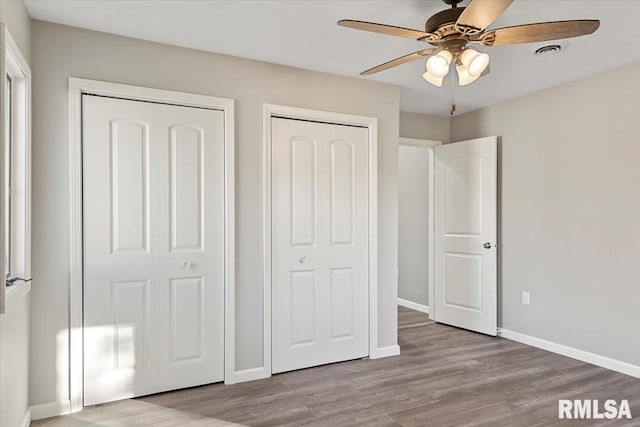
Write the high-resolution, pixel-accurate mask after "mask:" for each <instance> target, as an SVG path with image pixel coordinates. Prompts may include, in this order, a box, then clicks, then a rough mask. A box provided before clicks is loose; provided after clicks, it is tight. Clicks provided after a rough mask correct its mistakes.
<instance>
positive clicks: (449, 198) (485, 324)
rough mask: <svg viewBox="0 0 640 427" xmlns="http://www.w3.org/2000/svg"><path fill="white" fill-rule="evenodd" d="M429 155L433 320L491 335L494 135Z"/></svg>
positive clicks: (494, 258) (495, 291)
mask: <svg viewBox="0 0 640 427" xmlns="http://www.w3.org/2000/svg"><path fill="white" fill-rule="evenodd" d="M435 155H436V164H435V320H436V321H437V322H441V323H446V324H449V325H453V326H458V327H461V328H465V329H470V330H472V331H477V332H482V333H485V334H488V335H496V333H497V294H498V286H497V253H496V251H497V173H498V170H497V162H498V159H497V138H496V137H488V138H480V139H474V140H471V141H463V142H456V143H453V144H446V145H442V146H439V147H436V148H435Z"/></svg>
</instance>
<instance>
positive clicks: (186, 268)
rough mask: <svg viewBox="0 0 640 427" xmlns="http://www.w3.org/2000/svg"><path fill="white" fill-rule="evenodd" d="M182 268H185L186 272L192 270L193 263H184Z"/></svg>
mask: <svg viewBox="0 0 640 427" xmlns="http://www.w3.org/2000/svg"><path fill="white" fill-rule="evenodd" d="M182 268H184V269H185V270H188V269H190V268H191V262H190V261H183V262H182Z"/></svg>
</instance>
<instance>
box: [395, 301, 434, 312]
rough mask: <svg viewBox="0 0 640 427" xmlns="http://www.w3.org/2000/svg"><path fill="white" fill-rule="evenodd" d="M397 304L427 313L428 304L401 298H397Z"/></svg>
mask: <svg viewBox="0 0 640 427" xmlns="http://www.w3.org/2000/svg"><path fill="white" fill-rule="evenodd" d="M398 305H401V306H403V307H407V308H410V309H412V310H417V311H420V312H422V313H427V314H429V306H428V305H422V304H418V303H417V302H411V301H408V300H406V299H402V298H398Z"/></svg>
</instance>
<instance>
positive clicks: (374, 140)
mask: <svg viewBox="0 0 640 427" xmlns="http://www.w3.org/2000/svg"><path fill="white" fill-rule="evenodd" d="M273 116H277V117H284V118H291V119H298V120H309V121H318V122H324V123H334V124H343V125H350V126H360V127H364V128H367V129H368V130H369V357H371V358H374V356H375V355H379V354H381V352H384V353H385V354H386V353H390V352H391V351H389V350H387V349H388V347H385V348H383V349H379V348H378V119H376V118H375V117H364V116H354V115H350V114H342V113H332V112H327V111H319V110H309V109H306V108H296V107H287V106H283V105H274V104H264V107H263V116H262V120H263V121H262V124H263V128H262V129H263V136H262V138H263V152H262V156H263V157H262V158H263V188H262V218H263V223H262V230H263V235H262V253H263V258H262V281H263V295H264V307H263V314H264V319H263V322H264V323H263V325H264V331H263V333H264V339H263V356H262V360H263V366H262V367H260V368H256V369H255V370H251V371H255V372H256V373H257V372H258V370H261V372H262V375H263V376H262V377H259V378H266V377H269V376H271V372H272V371H271V118H272V117H273ZM396 347H397V346H396ZM397 351H398V353H396V354H399V352H400V347H398V349H397ZM388 355H389V356H392V355H394V354H388ZM378 357H384V356H378ZM251 379H256V378H251Z"/></svg>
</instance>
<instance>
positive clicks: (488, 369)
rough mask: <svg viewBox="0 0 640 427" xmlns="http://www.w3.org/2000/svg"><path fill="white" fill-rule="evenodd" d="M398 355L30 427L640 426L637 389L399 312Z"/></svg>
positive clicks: (625, 380)
mask: <svg viewBox="0 0 640 427" xmlns="http://www.w3.org/2000/svg"><path fill="white" fill-rule="evenodd" d="M398 325H399V328H398V329H399V341H400V347H401V355H400V356H398V357H390V358H386V359H379V360H354V361H350V362H343V363H336V364H333V365H326V366H321V367H317V368H311V369H305V370H301V371H295V372H289V373H284V374H279V375H275V376H273V377H272V378H269V379H265V380H259V381H253V382H248V383H242V384H236V385H233V386H225V385H222V384H215V385H210V386H203V387H196V388H191V389H187V390H181V391H175V392H169V393H163V394H158V395H153V396H147V397H144V398H139V399H133V400H126V401H121V402H116V403H111V404H106V405H101V406H97V407H93V408H88V409H86V410H84V411H83V412H80V413H78V414H72V415H68V416H64V417H57V418H50V419H48V420H42V421H38V422H34V423H33V424H32V425H33V426H50V427H54V426H55V427H63V426H64V427H67V426H69V427H71V426H73V427H75V426H105V427H106V426H185V427H187V426H188V427H191V426H230V425H238V424H240V425H247V426H298V425H310V426H438V427H443V426H462V425H468V426H472V425H474V426H475V425H478V426H479V425H485V426H556V425H557V426H564V425H576V426H591V425H602V426H617V425H631V426H640V379H637V378H633V377H629V376H626V375H622V374H618V373H615V372H611V371H608V370H606V369H602V368H598V367H595V366H592V365H589V364H586V363H582V362H579V361H576V360H573V359H569V358H566V357H563V356H559V355H556V354H553V353H548V352H546V351H543V350H539V349H535V348H532V347H528V346H525V345H522V344H518V343H515V342H512V341H508V340H505V339H502V338H491V337H487V336H484V335H480V334H476V333H473V332H468V331H465V330H461V329H456V328H452V327H449V326H444V325H440V324H436V323H434V322H432V321H430V320H429V319H428V318H427V317H426V315H424V314H422V313H419V312H417V311H413V310H409V309H406V308H402V307H400V308H399V321H398ZM558 399H600V400H601V401H604V400H606V399H617V400H618V401H620V400H621V399H628V400H629V402H630V404H631V412H632V414H633V415H634V419H632V420H630V421H628V420H627V421H626V422H618V421H613V422H612V421H608V420H599V421H596V420H594V421H584V420H582V421H574V422H573V423H572V422H568V421H566V420H558V418H557V413H558Z"/></svg>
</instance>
